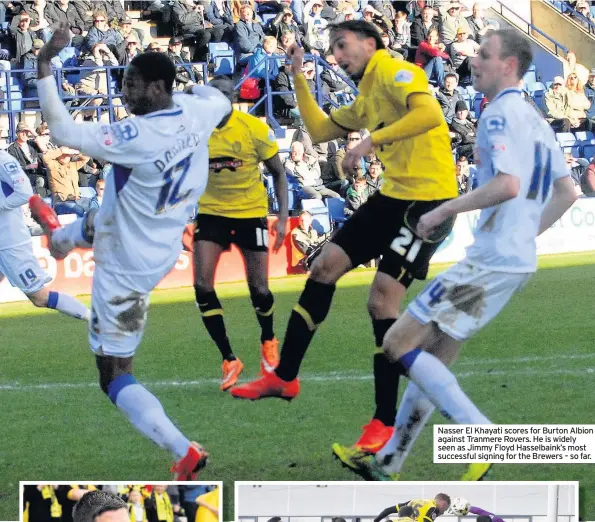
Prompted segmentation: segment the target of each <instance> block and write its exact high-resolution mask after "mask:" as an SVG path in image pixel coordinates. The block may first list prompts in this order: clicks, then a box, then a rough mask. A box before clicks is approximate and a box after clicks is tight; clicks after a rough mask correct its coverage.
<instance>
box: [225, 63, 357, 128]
mask: <svg viewBox="0 0 595 522" xmlns="http://www.w3.org/2000/svg"><path fill="white" fill-rule="evenodd" d="M304 58H305V59H306V60H308V61H314V65H315V67H314V72H315V83H316V89H315V90H314V91H312V93H313V94H315V95H316V101H317V102H318V105H320V106H321V107H322V106H323V105H324V104H325V102H328V103H329V104H331V105H333V106H334V107H338V106H339V104H337V103H336V102H335V101H334V100H332V99H331V98H330V97H329V96H327V95H326V94H325V93H324V90H323V88H322V80H321V78H320V75H321V72H320V70H319V69H320V68H322V69H328V70H330V71H331V72H332V73H334V74H335V75H336V76H337V77H338V78H339V79H341V80H342V81H343V82H344V83H345V84H346V85H347V86H348V87H350V88H351V89H352V90H353V94H354V95H357V93H358V90H357V87H356V85H355V84H354V83H353V81H352V80H351V79H350V78H349V77H347V76H345V75H343V74H341V73H340V72H337V71H335V70H334V69H333V68H332V67H331V66H330V65H329V64H328V63H327V62H326V61H325V60H324V59H323V58H321V57H320V56H317V55H314V54H307V55H305V57H304ZM281 60H283V59H282V58H279V57H278V56H274V55H272V56H265V57H264V58H263V59H262V60H261V61H260V62H258V63H257V64H256V65H255V66H254V68H253V69H252V70H251V71H248V73H247V74H246V75H245V76H244V77H243V78H242V79H241V80H240V81H239V82H238V83H237V84H236V85H235V87H234V89H235V90H239V89H240V88H241V86H242V84H243V83H244V82H245V81H246V80H248V79H249V78H255V77H256V76H255V75H256V73H257V72H258V71H259V70H260V67H261V66H262V65H263V63H264V73H265V78H264V79H265V88H264V93H263V95H262V97H261V98H260V99H259V100H258V101H257V102H256V103H255V104H254V105H253V106H252V107H250V109H249V111H248V112H249V113H250V114H253V113H254V112H255V111H256V109H257V108H258V107H260V106H261V105H262V104H265V116H266V118H267V121H268V123H269V125H270V126H271V128H272V129H273V131H274V132H275V135H276V136H277V137H278V138H282V137H284V130H283V128H282V127H281V124H280V123H279V121H278V120H277V117H276V116H275V113H274V106H273V96H280V95H287V94H295V91H294V90H292V91H274V90H273V88H272V85H271V80H270V74H269V73H270V63H271V61H278V62H279V61H281ZM287 67H289V66H287Z"/></svg>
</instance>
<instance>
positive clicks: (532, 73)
mask: <svg viewBox="0 0 595 522" xmlns="http://www.w3.org/2000/svg"><path fill="white" fill-rule="evenodd" d="M523 80H524V81H525V85H529V84H531V83H535V82H536V81H537V72H536V70H535V65H531V66H530V67H529V70H528V71H527V73H526V74H525V76H523Z"/></svg>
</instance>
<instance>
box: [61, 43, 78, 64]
mask: <svg viewBox="0 0 595 522" xmlns="http://www.w3.org/2000/svg"><path fill="white" fill-rule="evenodd" d="M79 54H80V51H79V50H78V49H77V48H76V47H65V48H64V49H62V50H61V51H60V54H59V55H58V57H59V58H60V61H61V62H62V66H63V67H76V66H77V65H78V57H79Z"/></svg>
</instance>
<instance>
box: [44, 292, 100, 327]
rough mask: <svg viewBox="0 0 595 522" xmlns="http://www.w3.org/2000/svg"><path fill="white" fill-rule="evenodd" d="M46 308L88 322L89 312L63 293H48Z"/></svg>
mask: <svg viewBox="0 0 595 522" xmlns="http://www.w3.org/2000/svg"><path fill="white" fill-rule="evenodd" d="M47 306H48V308H53V309H54V310H58V311H59V312H62V313H63V314H66V315H69V316H70V317H74V318H75V319H83V320H84V321H88V320H89V318H90V316H91V311H90V310H89V309H88V308H87V307H86V306H85V305H84V304H83V303H81V302H80V301H78V300H77V299H75V298H74V297H72V296H71V295H69V294H65V293H63V292H50V293H49V295H48V305H47Z"/></svg>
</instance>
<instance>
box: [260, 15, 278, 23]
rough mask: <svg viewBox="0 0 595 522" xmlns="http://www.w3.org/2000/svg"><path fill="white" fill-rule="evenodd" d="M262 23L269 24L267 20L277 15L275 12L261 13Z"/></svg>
mask: <svg viewBox="0 0 595 522" xmlns="http://www.w3.org/2000/svg"><path fill="white" fill-rule="evenodd" d="M261 16H262V21H263V25H269V22H270V21H271V20H273V19H274V18H275V16H277V15H276V14H275V13H261Z"/></svg>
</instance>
